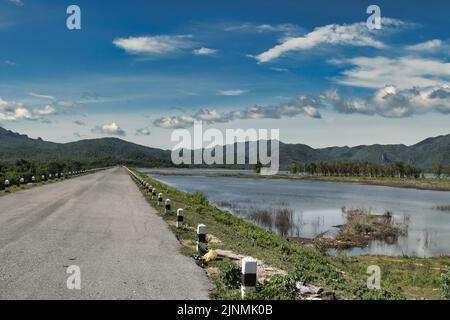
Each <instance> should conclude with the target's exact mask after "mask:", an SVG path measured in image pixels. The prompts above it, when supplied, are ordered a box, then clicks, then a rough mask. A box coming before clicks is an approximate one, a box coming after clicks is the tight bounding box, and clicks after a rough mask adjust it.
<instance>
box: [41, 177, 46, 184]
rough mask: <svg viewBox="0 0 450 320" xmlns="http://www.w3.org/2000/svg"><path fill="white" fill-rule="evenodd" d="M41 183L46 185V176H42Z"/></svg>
mask: <svg viewBox="0 0 450 320" xmlns="http://www.w3.org/2000/svg"><path fill="white" fill-rule="evenodd" d="M41 182H42V183H43V184H44V183H45V175H42V176H41Z"/></svg>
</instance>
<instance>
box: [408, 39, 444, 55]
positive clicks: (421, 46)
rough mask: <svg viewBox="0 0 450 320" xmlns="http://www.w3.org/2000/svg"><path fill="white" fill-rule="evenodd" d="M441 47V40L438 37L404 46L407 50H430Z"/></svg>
mask: <svg viewBox="0 0 450 320" xmlns="http://www.w3.org/2000/svg"><path fill="white" fill-rule="evenodd" d="M441 47H442V41H441V40H439V39H434V40H430V41H425V42H422V43H418V44H415V45H411V46H407V47H406V48H407V49H408V50H412V51H426V52H430V51H431V52H432V51H436V50H438V49H440V48H441Z"/></svg>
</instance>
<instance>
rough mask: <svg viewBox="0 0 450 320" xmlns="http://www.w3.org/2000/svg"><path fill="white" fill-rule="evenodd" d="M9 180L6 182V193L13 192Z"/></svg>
mask: <svg viewBox="0 0 450 320" xmlns="http://www.w3.org/2000/svg"><path fill="white" fill-rule="evenodd" d="M9 184H10V183H9V180H5V192H10V191H11V190H10V189H9Z"/></svg>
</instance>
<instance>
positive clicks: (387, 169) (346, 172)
mask: <svg viewBox="0 0 450 320" xmlns="http://www.w3.org/2000/svg"><path fill="white" fill-rule="evenodd" d="M290 170H291V172H292V173H304V174H308V175H320V176H338V177H339V176H356V177H371V178H377V177H392V178H395V177H397V178H416V179H417V178H420V177H422V176H423V172H422V170H421V169H419V168H416V167H414V166H412V165H410V164H404V163H402V162H395V163H390V164H376V163H370V162H317V163H306V164H292V165H291V168H290Z"/></svg>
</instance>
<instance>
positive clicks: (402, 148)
mask: <svg viewBox="0 0 450 320" xmlns="http://www.w3.org/2000/svg"><path fill="white" fill-rule="evenodd" d="M246 149H247V150H248V143H247V144H246ZM170 154H171V152H170V150H161V149H157V148H150V147H145V146H142V145H138V144H135V143H131V142H127V141H124V140H121V139H117V138H102V139H91V140H80V141H77V142H70V143H54V142H48V141H44V140H42V139H40V138H38V139H31V138H29V137H28V136H26V135H22V134H19V133H15V132H12V131H9V130H5V129H3V128H1V127H0V161H6V162H8V161H15V160H18V159H26V160H34V161H42V162H44V161H45V162H48V161H79V162H84V163H86V162H87V163H107V164H117V163H126V164H131V165H142V166H144V165H164V166H167V165H170V164H171V162H170ZM320 161H352V162H365V161H367V162H373V163H391V162H395V161H401V162H404V163H409V164H412V165H414V166H416V167H420V168H424V169H429V168H432V167H433V165H434V164H435V163H437V162H440V163H442V164H445V165H447V164H450V135H445V136H438V137H434V138H428V139H425V140H423V141H421V142H419V143H417V144H414V145H412V146H406V145H403V144H396V145H378V144H377V145H370V146H365V145H362V146H356V147H328V148H320V149H314V148H311V147H310V146H308V145H305V144H286V143H283V142H280V163H281V164H282V165H288V164H291V163H293V162H295V163H305V162H320Z"/></svg>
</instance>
